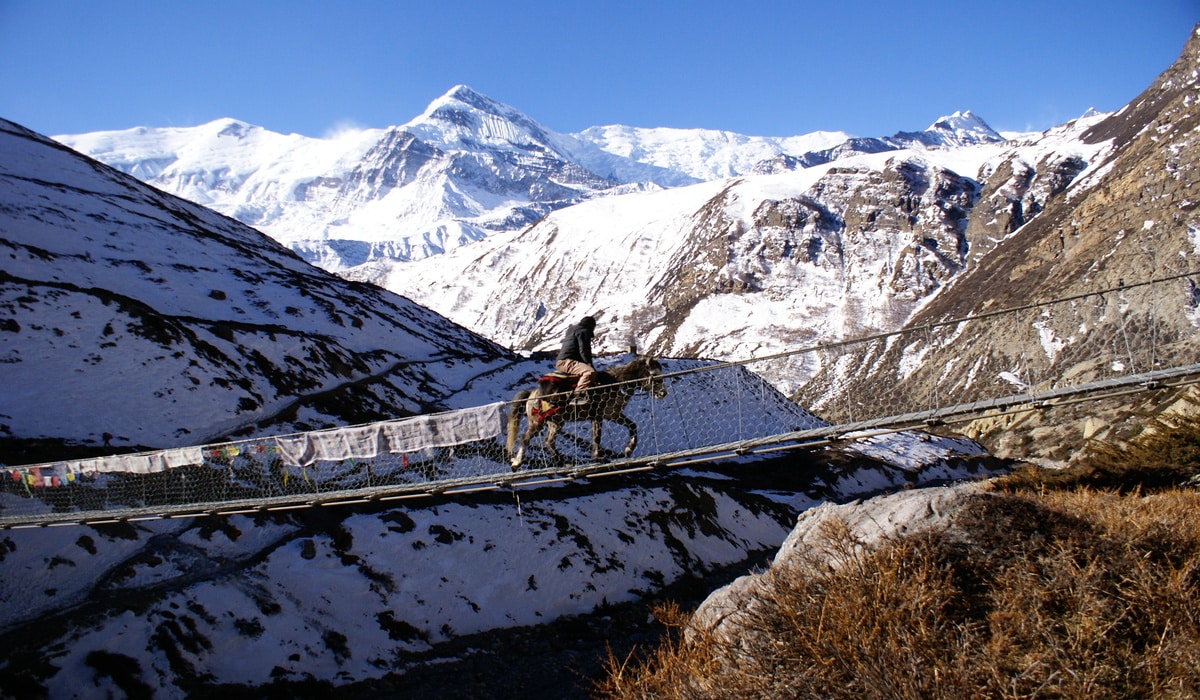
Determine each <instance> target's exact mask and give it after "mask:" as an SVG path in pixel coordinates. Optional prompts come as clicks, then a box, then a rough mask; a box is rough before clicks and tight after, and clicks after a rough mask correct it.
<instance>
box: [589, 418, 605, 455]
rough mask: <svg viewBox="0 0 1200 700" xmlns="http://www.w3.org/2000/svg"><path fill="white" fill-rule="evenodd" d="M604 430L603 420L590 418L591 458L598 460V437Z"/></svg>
mask: <svg viewBox="0 0 1200 700" xmlns="http://www.w3.org/2000/svg"><path fill="white" fill-rule="evenodd" d="M603 432H604V420H603V419H601V418H593V419H592V459H593V460H594V461H597V462H599V461H600V437H601V434H602V433H603Z"/></svg>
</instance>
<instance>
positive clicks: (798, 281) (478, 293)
mask: <svg viewBox="0 0 1200 700" xmlns="http://www.w3.org/2000/svg"><path fill="white" fill-rule="evenodd" d="M1098 119H1101V117H1099V116H1092V117H1089V118H1086V119H1080V120H1078V121H1076V122H1073V123H1071V124H1068V125H1065V126H1063V127H1061V128H1059V129H1055V130H1052V131H1050V132H1048V133H1046V134H1042V135H1039V136H1037V137H1034V138H1031V139H1029V140H1028V141H1023V142H1011V141H1005V142H992V141H986V142H985V143H982V144H974V145H960V146H955V147H953V148H940V147H939V148H921V149H920V150H915V149H905V150H888V151H884V152H878V153H861V154H857V155H845V156H843V157H841V158H840V159H838V160H834V161H829V162H825V163H820V164H814V165H812V166H810V167H803V168H799V169H797V170H793V171H784V172H780V173H776V174H769V175H747V176H744V177H738V178H732V179H729V180H717V181H712V182H706V183H702V184H697V185H691V186H687V187H679V188H674V189H671V190H667V191H657V192H642V193H636V194H627V195H617V196H610V197H605V198H603V199H597V200H593V201H589V202H585V203H582V204H579V205H576V206H573V207H570V208H568V209H563V210H560V211H556V212H554V213H552V214H550V215H548V216H546V217H545V218H544V219H543V220H542V221H539V222H538V223H537V224H535V225H533V226H531V227H529V228H528V229H525V230H523V231H519V232H515V233H510V234H497V235H494V236H492V237H490V238H489V239H487V240H483V241H480V242H478V243H476V244H473V245H471V246H469V247H465V248H463V249H461V250H456V251H451V252H450V253H449V254H447V255H444V256H440V257H439V258H438V259H437V260H436V261H435V260H423V261H416V262H414V263H412V264H407V265H404V266H399V267H396V266H390V265H382V264H380V265H374V266H373V265H365V266H363V267H362V268H360V269H358V270H355V271H350V272H347V273H345V274H346V275H347V276H350V277H354V278H357V279H364V280H370V281H373V282H376V283H378V284H380V285H381V286H384V287H386V288H389V289H392V290H395V291H397V292H399V293H401V294H404V295H406V296H411V297H412V298H415V299H420V300H421V302H422V303H424V304H427V305H429V306H430V307H431V308H434V309H436V310H438V311H439V312H441V313H444V314H446V315H447V316H448V317H450V318H453V319H455V320H457V321H458V322H460V323H462V324H464V325H466V326H468V327H470V328H476V329H479V331H480V332H481V333H483V334H484V335H486V336H488V337H490V338H492V339H494V340H496V341H497V342H499V343H501V344H502V345H505V346H508V347H512V348H515V349H525V350H540V349H547V348H549V347H552V345H553V343H554V342H555V341H556V339H557V338H558V337H559V336H560V334H561V333H562V330H563V329H564V328H565V327H566V325H567V324H568V323H571V322H572V321H573V320H574V319H575V318H576V317H577V316H579V315H582V314H583V313H593V314H599V315H600V317H601V321H602V323H601V326H600V328H599V329H598V333H599V337H600V339H601V342H602V343H603V345H604V346H605V347H608V348H614V349H615V348H621V347H625V346H626V345H628V344H629V343H630V342H635V343H636V344H637V345H638V346H639V347H642V348H644V349H645V350H646V351H648V352H651V353H656V354H661V355H664V356H693V357H694V356H700V357H711V358H719V359H725V360H741V359H748V358H751V357H755V356H761V355H766V354H770V353H774V352H780V351H783V350H787V349H791V348H795V347H798V346H802V345H806V344H820V343H828V342H833V341H838V340H842V339H845V338H853V337H857V336H860V335H865V334H870V333H874V332H881V331H890V330H894V329H895V328H897V327H899V326H900V325H902V324H903V323H904V322H905V321H906V319H907V318H908V317H909V316H910V314H911V313H912V312H913V311H914V310H915V309H917V308H919V306H920V305H922V304H923V303H925V302H926V300H927V299H928V298H929V297H930V296H931V295H933V294H934V293H936V292H939V291H940V290H942V289H943V288H944V287H945V285H946V284H947V283H949V282H950V280H952V279H953V278H954V277H955V276H956V275H958V274H960V273H961V272H962V271H963V270H965V269H967V267H968V265H969V264H970V262H971V260H973V259H975V258H979V257H982V256H985V255H986V251H987V250H988V249H989V247H991V246H992V245H994V241H995V240H999V239H1000V238H1002V237H1003V236H1005V235H1007V234H1008V233H1009V232H1011V231H1012V230H1015V229H1016V228H1017V227H1019V226H1020V225H1022V224H1023V223H1024V222H1025V220H1026V219H1028V218H1031V217H1032V216H1034V215H1035V214H1036V213H1037V212H1038V211H1039V210H1040V209H1041V207H1043V206H1045V203H1046V202H1047V201H1049V200H1050V199H1051V198H1053V197H1055V196H1058V195H1059V194H1060V193H1061V192H1062V191H1063V189H1064V188H1065V187H1066V185H1067V184H1068V183H1070V182H1072V181H1073V180H1074V179H1075V178H1078V177H1079V176H1080V175H1081V174H1082V173H1084V172H1085V171H1087V168H1088V167H1089V165H1091V166H1093V167H1094V165H1095V164H1097V163H1098V162H1099V160H1100V159H1101V158H1102V157H1103V154H1104V153H1105V152H1106V149H1108V147H1109V145H1108V144H1107V143H1085V142H1084V141H1082V140H1081V138H1080V137H1081V135H1082V134H1083V133H1084V132H1086V131H1087V129H1088V128H1090V126H1091V125H1092V124H1094V123H1096V121H1097V120H1098ZM1013 163H1018V164H1021V165H1020V167H1022V168H1024V169H1023V170H1022V171H1021V177H1024V178H1025V182H1024V185H1023V186H1020V187H1018V186H1017V185H1019V184H1020V183H1014V182H1013V179H1014V177H1015V176H1013V175H1012V174H1011V172H1010V171H1011V169H1012V168H1013V167H1014V165H1013ZM1010 191H1011V193H1012V194H1011V195H1010V194H1009V193H1010ZM995 193H1001V194H1000V195H999V196H997V195H996V194H995ZM811 371H812V368H811V367H801V366H786V367H781V368H776V369H774V370H772V373H771V374H770V378H771V379H772V381H774V382H776V384H777V386H780V387H781V388H783V389H784V390H785V391H791V390H793V389H795V388H797V387H799V386H800V385H801V384H802V383H803V382H804V381H805V380H806V379H807V377H808V374H809V373H810V372H811Z"/></svg>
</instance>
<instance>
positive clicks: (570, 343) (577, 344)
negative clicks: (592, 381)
mask: <svg viewBox="0 0 1200 700" xmlns="http://www.w3.org/2000/svg"><path fill="white" fill-rule="evenodd" d="M554 359H555V360H575V361H576V362H582V363H584V364H588V365H590V364H592V329H591V328H588V327H587V326H585V325H583V324H582V323H576V324H575V325H573V326H571V327H570V328H568V329H567V333H566V335H564V336H563V343H562V349H561V350H559V351H558V357H556V358H554Z"/></svg>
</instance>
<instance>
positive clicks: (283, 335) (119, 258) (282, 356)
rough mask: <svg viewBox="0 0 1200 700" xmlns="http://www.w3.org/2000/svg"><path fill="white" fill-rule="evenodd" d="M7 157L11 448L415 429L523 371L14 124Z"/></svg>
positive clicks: (5, 308)
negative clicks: (497, 373)
mask: <svg viewBox="0 0 1200 700" xmlns="http://www.w3.org/2000/svg"><path fill="white" fill-rule="evenodd" d="M0 152H3V153H4V158H3V159H2V162H0V182H3V188H0V246H2V248H3V251H4V254H3V255H0V384H2V385H3V386H4V391H3V392H0V437H2V438H4V439H6V440H7V441H9V442H6V443H5V444H6V445H9V446H10V447H11V448H12V449H16V448H15V445H16V444H17V442H19V441H29V440H50V441H59V442H61V441H67V442H72V443H78V444H89V443H90V444H94V445H98V444H99V443H100V442H101V436H102V434H104V433H110V434H111V435H113V436H114V438H113V440H114V444H118V445H124V446H128V445H130V444H132V445H143V446H155V447H166V446H173V445H185V444H200V443H203V442H205V441H207V440H213V439H215V438H217V437H220V436H224V435H228V434H230V433H233V432H238V431H243V432H244V431H250V432H255V431H263V430H268V429H269V430H272V431H274V432H286V431H287V430H288V429H293V428H303V427H323V426H328V425H337V424H345V423H347V422H361V421H364V420H367V419H379V418H384V417H388V416H401V415H411V414H413V413H421V412H427V411H429V410H432V409H435V408H438V407H444V406H445V404H444V403H443V402H444V401H445V399H446V398H447V397H448V396H450V395H451V394H453V393H455V392H456V391H458V390H459V389H461V388H462V386H463V385H464V384H465V383H466V382H467V381H469V380H470V379H471V378H472V377H473V376H475V375H477V374H481V373H484V372H487V371H489V370H491V369H494V368H496V367H498V366H503V365H504V364H506V363H509V362H511V361H513V359H514V358H513V357H512V356H511V355H510V354H509V353H507V352H506V351H504V350H503V349H501V348H499V347H498V346H496V345H494V344H492V343H490V342H488V341H486V340H484V339H483V338H481V337H479V336H478V335H475V334H473V333H471V332H469V331H467V330H465V329H463V328H460V327H458V326H456V325H455V324H453V323H451V322H449V321H447V320H446V319H445V318H442V317H440V316H438V315H437V314H435V313H432V312H430V311H429V310H428V309H425V308H422V307H420V306H418V305H416V304H414V303H413V302H411V301H409V300H407V299H403V298H400V297H397V296H395V295H393V294H389V293H387V292H384V291H382V290H380V289H378V288H375V287H371V286H368V285H363V284H358V283H352V282H347V281H345V280H343V279H341V278H338V277H335V276H333V275H331V274H328V273H326V272H324V271H322V270H319V269H316V268H314V267H312V266H310V265H308V264H307V263H305V262H303V261H302V260H300V259H299V258H298V257H296V256H295V255H294V254H292V253H291V252H290V251H288V250H287V249H286V248H283V247H282V246H280V245H279V244H278V243H276V242H275V241H273V240H271V239H269V238H267V237H266V236H264V235H262V234H261V233H259V232H258V231H255V230H253V229H251V228H249V227H247V226H246V225H244V224H241V223H239V222H237V221H234V220H232V219H229V218H226V217H224V216H221V215H218V214H216V213H214V212H211V211H209V210H206V209H204V208H203V207H200V206H198V205H195V204H193V203H191V202H187V201H184V200H182V199H179V198H177V197H173V196H171V195H167V194H164V193H162V192H159V191H157V190H154V189H152V188H150V187H148V186H147V185H145V184H143V183H141V182H140V181H138V180H135V179H134V178H132V177H129V176H126V175H123V174H121V173H118V172H116V171H115V170H113V169H111V168H109V167H107V166H105V165H102V164H100V163H97V162H95V161H92V160H90V159H87V158H85V157H83V156H80V155H79V154H78V153H75V152H73V151H71V150H69V149H67V148H65V147H63V146H62V145H60V144H58V143H56V142H54V141H51V140H49V139H46V138H44V137H41V136H38V135H36V134H34V133H32V132H29V131H27V130H25V129H23V128H21V127H19V126H17V125H15V124H12V123H10V122H0ZM351 397H352V398H351ZM28 461H35V460H29V459H21V457H20V455H19V454H15V453H13V452H9V453H8V454H5V455H4V456H3V457H0V462H4V463H8V464H21V463H26V462H28Z"/></svg>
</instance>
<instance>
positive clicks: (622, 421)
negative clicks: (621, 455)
mask: <svg viewBox="0 0 1200 700" xmlns="http://www.w3.org/2000/svg"><path fill="white" fill-rule="evenodd" d="M612 420H613V422H614V423H616V424H617V425H623V426H625V429H626V430H628V431H629V442H627V443H625V456H626V457H628V456H629V455H631V454H633V448H635V447H637V439H638V427H637V423H634V422H633V420H632V419H630V418H629V416H627V415H625V414H624V413H618V414H617V415H616V416H615V417H613V419H612Z"/></svg>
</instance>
